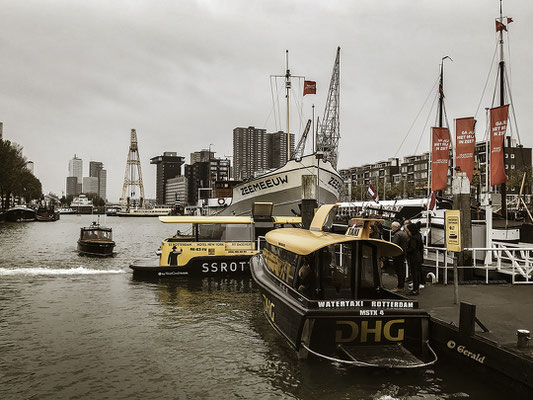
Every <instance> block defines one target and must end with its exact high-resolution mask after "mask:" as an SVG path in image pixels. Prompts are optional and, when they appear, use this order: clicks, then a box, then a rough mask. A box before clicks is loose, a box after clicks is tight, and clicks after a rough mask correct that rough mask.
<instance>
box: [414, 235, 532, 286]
mask: <svg viewBox="0 0 533 400" xmlns="http://www.w3.org/2000/svg"><path fill="white" fill-rule="evenodd" d="M493 244H494V247H475V248H474V247H472V248H465V249H464V250H467V251H471V252H472V262H473V265H471V266H469V265H466V266H458V268H459V269H468V268H474V269H483V270H484V271H485V283H486V284H488V283H489V271H497V272H500V273H503V274H508V275H511V283H512V284H533V247H525V246H524V245H519V244H512V243H499V242H493ZM479 252H490V257H489V259H490V260H492V263H486V262H484V263H480V262H478V260H477V259H476V255H477V254H478V253H479ZM431 255H434V261H435V276H436V280H437V282H438V281H439V276H440V274H441V273H443V274H444V279H443V281H444V284H445V285H446V284H447V283H448V269H449V268H452V270H453V257H454V255H453V252H451V251H448V250H446V249H445V248H442V247H431V246H427V247H425V248H424V258H425V259H431V258H432V257H431ZM441 270H442V272H441ZM518 276H520V277H522V278H523V280H518V279H517V277H518Z"/></svg>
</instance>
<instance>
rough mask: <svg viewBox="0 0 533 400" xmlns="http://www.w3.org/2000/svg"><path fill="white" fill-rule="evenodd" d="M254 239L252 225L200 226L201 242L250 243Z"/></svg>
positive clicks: (199, 238)
mask: <svg viewBox="0 0 533 400" xmlns="http://www.w3.org/2000/svg"><path fill="white" fill-rule="evenodd" d="M252 239H253V238H252V228H251V225H250V224H198V240H199V241H206V242H233V241H238V242H248V241H250V240H252Z"/></svg>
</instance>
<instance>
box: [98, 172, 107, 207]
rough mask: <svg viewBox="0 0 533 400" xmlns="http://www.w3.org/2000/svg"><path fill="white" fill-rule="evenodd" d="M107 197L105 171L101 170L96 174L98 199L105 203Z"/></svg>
mask: <svg viewBox="0 0 533 400" xmlns="http://www.w3.org/2000/svg"><path fill="white" fill-rule="evenodd" d="M106 196H107V171H106V170H105V169H101V170H100V171H99V173H98V197H100V198H101V199H103V200H104V201H106Z"/></svg>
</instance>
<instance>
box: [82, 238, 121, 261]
mask: <svg viewBox="0 0 533 400" xmlns="http://www.w3.org/2000/svg"><path fill="white" fill-rule="evenodd" d="M114 248H115V242H97V241H92V242H87V241H83V240H78V253H80V254H83V255H89V256H97V257H110V256H112V255H113V249H114Z"/></svg>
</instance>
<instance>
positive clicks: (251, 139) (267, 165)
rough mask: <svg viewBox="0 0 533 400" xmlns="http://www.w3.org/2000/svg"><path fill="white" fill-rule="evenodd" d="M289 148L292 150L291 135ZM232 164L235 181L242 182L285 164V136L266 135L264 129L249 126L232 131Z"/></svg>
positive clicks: (280, 133) (284, 134)
mask: <svg viewBox="0 0 533 400" xmlns="http://www.w3.org/2000/svg"><path fill="white" fill-rule="evenodd" d="M290 137H291V142H290V146H291V147H290V148H291V151H292V150H293V149H294V135H293V134H292V133H291V135H290ZM233 162H234V168H235V171H234V176H235V179H238V180H244V179H248V178H252V177H254V176H255V175H256V174H258V173H261V172H264V171H266V170H269V169H272V168H279V167H281V166H283V165H284V164H285V163H286V162H287V134H286V133H284V132H282V131H279V132H275V133H267V132H266V130H265V129H259V128H255V127H253V126H249V127H248V128H241V127H238V128H235V129H234V130H233Z"/></svg>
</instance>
